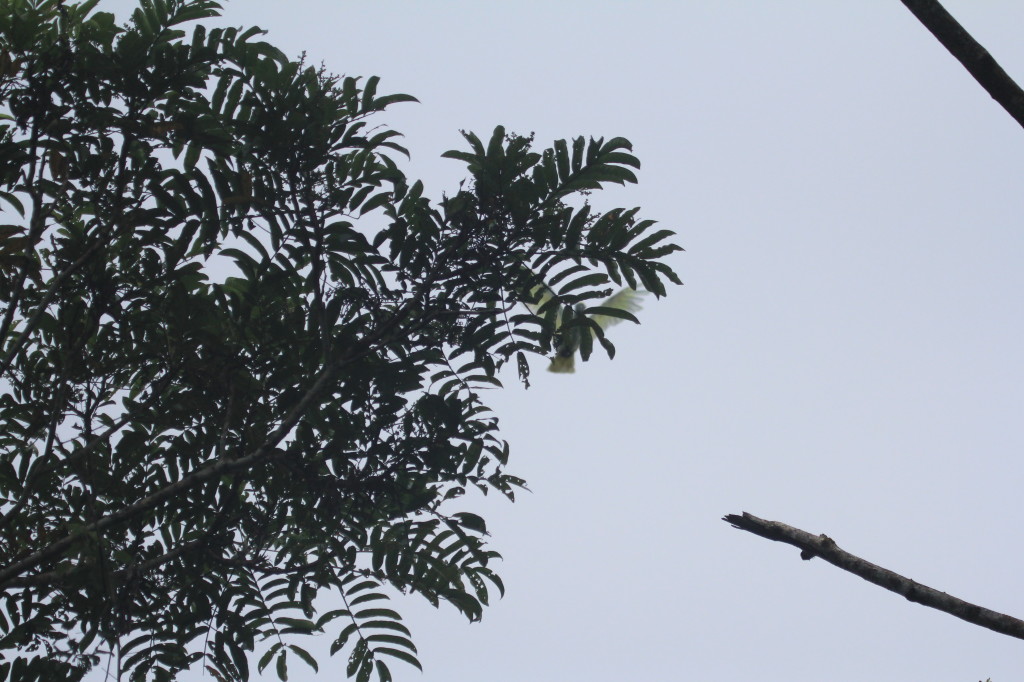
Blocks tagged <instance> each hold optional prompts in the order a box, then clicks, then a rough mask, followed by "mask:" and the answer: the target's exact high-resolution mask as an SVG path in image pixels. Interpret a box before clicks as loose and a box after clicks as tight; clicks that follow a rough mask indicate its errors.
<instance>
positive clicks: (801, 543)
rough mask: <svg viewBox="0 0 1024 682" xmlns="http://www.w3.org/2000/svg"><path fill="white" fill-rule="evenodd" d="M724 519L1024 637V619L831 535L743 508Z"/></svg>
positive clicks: (954, 612) (902, 592)
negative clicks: (882, 562) (936, 585)
mask: <svg viewBox="0 0 1024 682" xmlns="http://www.w3.org/2000/svg"><path fill="white" fill-rule="evenodd" d="M722 520H723V521H727V522H728V523H731V524H732V525H733V528H739V529H740V530H745V531H748V532H750V533H753V534H754V535H760V536H761V537H763V538H768V539H769V540H775V541H777V542H785V543H787V544H790V545H793V546H794V547H798V548H799V549H800V550H801V551H800V558H801V559H804V560H807V559H813V558H814V557H816V556H817V557H821V558H822V559H824V560H825V561H827V562H829V563H830V564H832V565H833V566H838V567H839V568H841V569H843V570H844V571H849V572H850V573H853V574H854V575H856V576H859V577H861V578H863V579H864V580H867V581H868V582H871V583H874V584H876V585H879V586H881V587H884V588H885V589H887V590H890V591H892V592H895V593H896V594H899V595H902V596H903V597H906V598H907V600H908V601H912V602H917V603H918V604H921V605H923V606H928V607H931V608H933V609H938V610H939V611H944V612H945V613H948V614H950V615H951V616H956V617H957V618H960V619H962V620H966V621H967V622H968V623H974V624H975V625H980V626H981V627H983V628H988V629H989V630H994V631H996V632H999V633H1002V634H1004V635H1009V636H1010V637H1016V638H1018V639H1024V621H1022V620H1018V619H1017V618H1014V617H1013V616H1007V615H1006V614H1003V613H998V612H996V611H991V610H989V609H986V608H984V607H982V606H977V605H976V604H971V603H970V602H966V601H964V600H963V599H957V598H956V597H954V596H951V595H948V594H946V593H945V592H939V591H938V590H936V589H932V588H931V587H928V586H926V585H922V584H920V583H916V582H914V581H913V580H911V579H910V578H905V577H903V576H902V575H899V574H898V573H893V572H892V571H890V570H889V569H887V568H882V567H881V566H877V565H875V564H873V563H871V562H868V561H865V560H864V559H861V558H860V557H857V556H854V555H852V554H850V553H849V552H844V551H843V550H841V549H839V547H838V546H837V545H836V543H835V541H834V540H833V539H832V538H830V537H828V536H827V535H811V534H810V533H808V532H806V531H802V530H800V529H799V528H793V527H792V526H787V525H786V524H784V523H780V522H778V521H765V520H764V519H759V518H757V517H756V516H753V515H752V514H748V513H746V512H743V515H742V516H737V515H736V514H729V515H727V516H725V517H724V518H723V519H722Z"/></svg>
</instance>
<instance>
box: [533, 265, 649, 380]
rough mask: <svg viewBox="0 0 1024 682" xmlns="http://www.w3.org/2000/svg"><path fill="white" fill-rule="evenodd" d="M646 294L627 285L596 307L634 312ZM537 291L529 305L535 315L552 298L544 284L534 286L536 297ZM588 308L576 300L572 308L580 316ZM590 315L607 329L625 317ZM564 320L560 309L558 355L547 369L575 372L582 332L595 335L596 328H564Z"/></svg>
mask: <svg viewBox="0 0 1024 682" xmlns="http://www.w3.org/2000/svg"><path fill="white" fill-rule="evenodd" d="M645 293H646V292H643V291H637V290H636V289H630V288H625V289H622V290H620V291H618V292H616V293H615V294H612V295H611V296H609V297H608V298H607V299H605V300H604V301H603V302H601V303H600V304H598V306H596V307H600V308H612V309H615V310H624V311H626V312H628V313H630V314H632V313H635V312H637V311H638V310H640V298H641V297H642V296H643V295H644V294H645ZM537 294H539V298H538V300H537V302H536V303H528V304H527V307H528V308H529V309H530V311H531V312H533V313H534V314H535V315H537V314H539V312H540V309H541V307H542V306H543V305H544V304H545V303H547V302H548V301H549V300H550V299H551V297H552V293H551V290H550V289H548V288H547V287H546V286H543V285H541V286H538V287H535V288H534V296H537ZM588 307H589V306H587V305H584V304H583V303H577V304H576V305H575V307H574V308H573V310H574V311H575V312H576V314H577V315H582V314H583V311H584V310H586V309H587V308H588ZM587 317H589V318H590V319H591V320H593V321H594V322H595V323H596V324H597V326H599V327H600V328H601V329H607V328H608V327H610V326H612V325H613V324H617V323H619V322H621V321H622V320H623V318H621V317H615V316H613V315H602V314H596V315H588V316H587ZM562 322H563V312H562V310H558V311H557V312H556V314H555V357H553V358H551V364H550V365H549V366H548V371H549V372H555V373H556V374H572V373H573V372H575V371H576V351H578V350H579V348H580V343H581V340H582V335H583V334H591V335H593V334H594V330H593V329H591V328H589V327H587V326H576V325H573V326H572V327H570V328H569V329H565V330H563V329H562Z"/></svg>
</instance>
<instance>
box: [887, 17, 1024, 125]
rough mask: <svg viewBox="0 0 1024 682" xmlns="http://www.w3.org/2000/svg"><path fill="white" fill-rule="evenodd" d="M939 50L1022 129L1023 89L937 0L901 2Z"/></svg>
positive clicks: (1023, 121) (1023, 115)
mask: <svg viewBox="0 0 1024 682" xmlns="http://www.w3.org/2000/svg"><path fill="white" fill-rule="evenodd" d="M901 1H902V2H903V4H904V5H906V6H907V9H909V10H910V11H911V12H912V13H913V15H914V16H915V17H917V19H918V20H919V21H920V22H921V23H922V24H924V26H925V28H927V29H928V30H929V31H931V32H932V35H934V36H935V37H936V38H938V40H939V42H940V43H942V45H943V47H945V48H946V49H947V50H949V52H950V54H952V55H953V56H954V57H956V58H957V60H958V61H959V62H960V63H961V64H963V65H964V68H965V69H967V71H968V72H969V73H970V74H971V75H972V76H974V80H976V81H978V83H980V84H981V87H983V88H985V90H987V91H988V94H990V95H992V98H993V99H994V100H995V101H997V102H999V104H1000V105H1001V106H1002V107H1003V109H1006V111H1007V112H1008V113H1009V114H1010V116H1013V118H1014V120H1015V121H1017V123H1019V124H1020V125H1021V126H1024V90H1021V88H1020V86H1019V85H1017V83H1015V82H1014V80H1013V79H1012V78H1010V76H1009V75H1008V74H1007V73H1006V72H1005V71H1003V69H1002V67H1001V66H999V64H998V63H997V62H996V60H995V58H994V57H992V55H990V54H989V53H988V50H986V49H985V48H984V47H982V46H981V43H979V42H978V41H977V40H975V39H974V38H973V37H971V34H970V33H968V32H967V31H966V30H964V27H963V26H961V25H960V23H959V22H958V21H957V20H956V19H954V18H953V16H952V15H951V14H950V13H949V12H947V11H946V9H945V8H944V7H943V6H942V5H940V4H939V2H938V0H901Z"/></svg>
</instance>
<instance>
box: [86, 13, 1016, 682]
mask: <svg viewBox="0 0 1024 682" xmlns="http://www.w3.org/2000/svg"><path fill="white" fill-rule="evenodd" d="M131 4H132V3H130V2H128V1H127V0H104V2H103V3H102V4H101V8H103V7H106V8H108V9H113V10H116V11H118V12H119V13H120V14H121V15H122V16H125V17H126V16H127V14H126V13H125V11H124V9H125V8H128V7H130V6H131ZM946 6H947V8H948V9H949V10H950V11H951V12H952V13H953V14H954V16H956V17H957V18H958V19H959V20H960V21H961V22H962V23H963V24H964V26H965V27H966V28H967V29H968V30H969V31H970V32H972V33H973V35H974V36H975V37H976V38H977V39H978V40H979V41H981V42H982V43H983V44H984V45H985V46H986V47H987V48H988V49H989V50H990V51H991V52H992V53H993V55H994V56H995V57H996V58H997V59H998V60H999V61H1000V62H1001V64H1002V65H1003V67H1004V68H1005V69H1006V70H1007V71H1008V72H1009V73H1010V74H1011V75H1015V76H1016V77H1018V78H1019V79H1021V80H1024V3H1020V2H1009V1H1004V2H997V1H991V2H971V1H968V0H959V1H956V2H954V1H953V0H948V2H946ZM225 18H226V22H227V23H228V24H231V25H246V26H248V25H258V26H261V27H263V28H265V29H268V30H269V31H270V34H269V37H268V38H267V39H268V40H270V41H271V42H272V43H274V44H275V45H277V46H278V47H280V48H281V49H283V50H284V51H285V52H286V53H288V54H291V55H297V54H298V53H299V52H301V51H303V50H305V51H306V52H307V53H308V56H309V58H310V60H311V61H313V62H319V61H321V60H322V61H323V62H325V64H326V65H327V67H328V68H329V69H330V70H331V71H334V72H337V73H343V74H347V75H365V76H369V75H379V76H380V77H381V78H382V81H381V86H380V89H381V91H382V92H405V93H409V94H412V95H415V96H416V97H418V98H419V99H420V101H421V103H420V104H405V105H401V106H400V107H396V108H395V109H394V111H393V113H392V114H390V115H388V116H387V117H386V120H387V121H388V122H389V123H390V124H391V125H393V126H394V127H396V128H397V129H398V130H400V131H402V132H403V133H405V135H406V138H405V143H406V144H407V146H408V147H409V148H410V150H411V151H412V154H413V158H412V160H411V161H410V162H409V163H408V164H406V170H407V171H408V173H409V175H410V176H411V177H419V178H422V179H423V180H424V182H425V183H426V185H427V187H428V192H429V193H430V194H432V195H433V196H435V197H437V196H439V195H440V193H441V192H442V191H444V190H448V191H451V190H453V189H454V188H455V187H456V185H457V182H458V180H459V179H461V178H462V177H464V172H463V166H461V165H460V164H459V163H458V162H455V161H451V160H444V159H440V158H439V156H440V154H441V153H442V152H444V151H445V150H448V149H452V148H455V147H460V145H461V144H462V142H461V138H460V136H459V133H458V131H459V130H460V129H468V130H473V131H476V132H477V133H478V134H480V135H481V136H482V137H484V136H487V135H489V134H490V132H491V131H492V130H493V128H494V126H495V125H499V124H501V125H504V126H506V128H508V129H509V130H510V131H516V132H520V133H529V132H531V131H532V132H535V133H536V135H537V142H538V144H539V145H541V146H546V145H547V144H549V143H550V142H551V141H553V140H555V139H558V138H565V137H573V136H576V135H594V136H605V137H610V136H624V137H627V138H628V139H630V140H632V142H633V144H634V150H635V152H636V154H637V155H638V156H639V158H640V160H641V162H642V163H643V168H642V172H641V173H640V184H639V185H638V186H633V187H629V188H625V189H619V188H616V189H614V190H610V191H607V192H602V193H600V194H599V195H598V196H597V197H595V200H596V201H595V203H597V204H598V205H599V206H604V207H606V208H607V207H611V206H627V207H632V206H641V207H642V215H644V216H646V217H649V218H654V219H657V220H658V221H660V224H661V225H662V226H664V227H667V228H670V229H673V230H675V231H677V232H678V235H679V236H678V241H679V243H680V244H681V245H682V246H684V247H685V248H686V252H685V253H678V254H673V256H672V259H671V264H672V266H673V267H674V268H675V269H676V270H677V271H678V272H679V274H680V276H681V277H682V279H683V280H684V282H685V283H686V284H685V286H683V287H675V288H673V289H671V290H670V295H669V297H668V298H667V299H665V300H662V301H653V300H649V301H648V302H647V304H646V305H645V308H644V310H643V311H642V312H641V313H640V318H641V320H642V322H643V324H642V325H641V326H639V327H636V326H634V325H628V324H623V325H619V326H617V327H615V328H614V329H613V330H612V331H611V332H610V334H609V335H610V337H612V339H613V341H615V343H616V346H617V348H618V355H617V357H616V358H615V360H614V361H611V362H609V361H608V360H607V359H606V358H604V357H596V356H597V355H599V354H595V359H594V360H593V361H591V362H590V363H585V364H582V365H581V366H579V367H578V371H577V373H576V374H575V375H571V376H564V375H553V374H548V373H547V372H544V371H542V370H543V366H544V363H543V362H537V363H535V365H534V369H535V372H534V377H533V386H532V387H531V388H530V390H528V391H524V390H523V389H522V388H521V387H520V386H518V385H517V384H516V381H515V377H514V375H512V374H511V373H510V374H508V376H507V377H506V384H507V386H508V388H507V389H505V390H503V391H494V392H492V393H491V394H489V396H488V397H489V400H490V404H491V405H492V407H493V408H494V409H495V410H496V412H497V414H498V415H499V417H500V419H501V425H502V428H503V435H504V437H505V438H507V439H508V440H509V441H510V443H511V446H512V460H511V461H512V466H511V471H512V472H513V473H516V474H518V475H521V476H522V477H524V478H526V479H527V481H528V482H529V484H530V487H531V489H532V493H530V494H525V495H523V496H522V498H521V500H520V501H518V502H517V503H516V504H514V505H513V504H508V503H502V502H501V501H491V500H485V501H483V502H479V501H467V502H466V507H467V508H472V509H474V510H476V511H480V510H483V511H484V513H485V516H486V517H487V518H488V521H489V526H490V530H491V532H492V534H493V547H494V549H496V550H498V551H500V552H501V553H502V554H503V555H504V557H505V560H504V562H503V563H502V564H501V566H500V573H501V575H502V576H503V578H504V580H505V583H506V585H507V587H508V592H507V595H506V597H505V598H504V599H503V600H502V601H500V602H498V603H496V604H495V605H494V606H493V607H492V608H490V609H489V610H488V611H486V612H485V615H484V619H483V622H482V623H478V624H474V625H468V624H466V623H465V621H464V620H463V619H462V618H461V616H459V615H458V614H457V613H455V611H454V609H451V608H442V609H441V610H440V611H437V610H435V609H433V608H432V607H430V606H429V605H426V604H421V603H420V602H417V601H412V600H407V601H405V602H399V603H398V604H396V606H397V608H398V609H399V610H400V611H401V612H402V613H403V614H404V615H405V616H406V619H407V623H408V625H409V626H410V627H411V629H412V631H413V637H414V640H415V642H416V644H417V646H418V647H419V651H420V659H421V661H422V663H423V665H424V668H425V672H424V673H423V674H420V673H419V672H417V671H416V670H415V669H412V668H409V667H407V666H404V664H402V663H399V662H396V663H395V664H394V665H393V672H394V673H395V678H396V680H397V681H398V682H406V681H410V680H411V681H413V682H416V681H419V682H477V681H480V680H487V681H488V682H525V681H531V682H532V681H538V680H539V681H541V682H546V681H548V680H550V681H556V680H558V681H561V680H573V681H575V680H580V681H586V682H625V681H627V680H629V681H633V680H695V681H696V680H699V681H700V682H718V681H722V682H736V681H738V680H759V681H769V682H770V681H774V680H779V681H785V682H812V681H813V682H819V681H821V680H830V681H832V682H844V681H860V680H873V681H880V682H885V681H888V680H893V681H897V680H898V681H900V682H914V681H916V680H922V681H925V680H927V681H930V682H934V681H949V682H954V681H956V682H975V681H976V680H984V679H985V678H987V677H991V678H992V680H993V682H1012V681H1013V680H1020V679H1022V671H1024V642H1021V641H1018V640H1014V639H1011V638H1009V637H1006V636H1003V635H999V634H995V633H993V632H990V631H988V630H984V629H981V628H979V627H977V626H974V625H970V624H967V623H965V622H963V621H959V620H957V619H955V618H953V617H951V616H948V615H946V614H942V613H939V612H937V611H933V610H930V609H926V608H924V607H921V606H919V605H916V604H911V603H910V602H907V601H905V600H904V599H902V598H900V597H898V596H896V595H894V594H892V593H889V592H886V591H883V590H882V589H880V588H878V587H875V586H874V585H870V584H868V583H866V582H863V581H861V580H860V579H858V578H856V577H853V576H852V575H850V574H847V573H844V572H842V571H840V570H839V569H837V568H834V567H832V566H830V565H828V564H826V563H824V562H822V561H821V560H816V561H801V560H800V558H799V553H798V551H797V550H796V549H794V548H792V547H788V546H785V545H782V544H779V543H772V542H769V541H767V540H764V539H761V538H758V537H756V536H753V535H750V534H748V533H744V532H741V531H738V530H734V529H732V528H731V527H730V526H729V525H728V524H726V523H725V522H723V521H721V520H720V519H721V517H722V516H723V515H724V514H727V513H739V512H742V511H749V512H751V513H753V514H756V515H758V516H761V517H764V518H768V519H773V520H778V521H783V522H785V523H789V524H791V525H795V526H797V527H800V528H803V529H804V530H807V531H809V532H812V533H826V534H828V535H829V536H831V537H832V538H833V539H835V540H836V542H837V543H838V544H839V546H840V547H842V548H844V549H846V550H848V551H850V552H853V553H854V554H858V555H860V556H862V557H864V558H866V559H868V560H870V561H873V562H875V563H878V564H882V565H884V566H887V567H888V568H891V569H892V570H895V571H897V572H899V573H902V574H904V575H907V576H908V577H911V578H913V579H915V580H917V581H919V582H922V583H925V584H927V585H930V586H932V587H935V588H937V589H939V590H942V591H945V592H949V593H951V594H954V595H957V596H960V597H962V598H964V599H967V600H969V601H974V602H976V603H979V604H981V605H984V606H987V607H990V608H993V609H996V610H999V611H1004V612H1007V613H1010V614H1014V615H1016V616H1018V617H1022V616H1024V591H1022V590H1021V576H1022V575H1024V550H1022V549H1021V520H1022V517H1024V509H1022V504H1021V499H1022V491H1024V461H1022V457H1021V454H1022V452H1024V447H1022V446H1024V430H1022V419H1021V417H1022V409H1024V363H1022V332H1024V315H1022V313H1024V306H1022V292H1024V270H1022V268H1021V260H1022V256H1024V226H1022V225H1021V216H1022V215H1024V191H1022V188H1021V179H1022V178H1024V129H1021V127H1020V126H1019V125H1018V124H1016V123H1015V122H1014V121H1013V120H1012V119H1011V118H1010V116H1009V115H1008V114H1006V113H1005V112H1004V111H1003V110H1002V109H1001V108H1000V107H999V106H998V105H996V104H995V103H994V102H993V101H992V100H991V99H990V98H989V97H988V95H987V94H986V93H985V92H984V91H983V90H982V89H981V87H980V86H978V85H977V83H975V82H974V80H973V79H971V77H970V76H969V75H968V74H967V73H966V71H964V69H963V68H962V67H961V66H960V65H959V64H958V63H957V62H956V61H955V60H954V59H953V58H952V57H951V56H950V55H949V54H948V53H947V52H946V51H945V50H944V49H943V48H942V47H941V46H940V45H939V44H938V42H937V41H936V40H935V39H934V38H933V37H932V36H931V34H929V33H928V32H927V31H926V30H925V29H924V28H923V27H922V26H921V25H920V24H919V23H918V22H917V20H916V19H914V17H913V16H912V15H911V14H910V13H909V12H908V11H907V10H906V9H905V8H904V7H903V5H902V4H901V3H900V2H899V1H898V0H848V1H846V2H838V1H833V0H829V1H826V2H821V1H816V2H812V1H810V0H807V1H804V2H783V1H777V2H770V3H769V2H753V1H752V0H750V1H746V2H739V1H736V0H733V1H714V0H704V1H702V2H668V1H667V0H666V1H664V2H625V1H622V2H594V1H593V0H590V1H588V2H576V1H568V0H557V1H554V0H551V1H547V2H540V1H536V2H486V3H485V2H440V1H435V2H383V1H375V2H370V1H365V0H364V1H363V2H339V1H328V0H289V1H288V2H280V0H234V1H233V2H228V3H226V5H225ZM453 510H455V509H454V508H453ZM332 638H333V637H328V636H324V637H323V638H321V639H320V640H319V641H317V642H316V643H315V645H314V646H313V647H311V648H312V649H314V650H318V651H321V652H322V655H320V656H318V658H319V659H320V663H321V674H320V675H319V676H314V675H313V674H312V673H311V672H307V671H305V670H303V668H302V664H301V663H300V662H299V661H296V660H293V661H291V665H290V666H289V668H290V673H291V676H290V679H291V680H293V681H294V680H299V682H314V681H316V680H321V679H322V680H338V679H343V677H344V664H345V658H344V657H339V658H335V659H330V658H328V657H327V653H326V649H327V647H328V645H329V642H330V640H331V639H332ZM299 643H300V644H303V643H302V642H299ZM253 664H254V668H255V661H253ZM200 679H203V678H202V677H201V676H200V674H199V673H196V674H195V675H193V676H189V677H188V680H200ZM205 679H210V678H209V677H207V678H205ZM264 679H268V680H269V679H276V676H275V675H274V673H273V670H272V669H270V670H268V671H267V673H266V675H265V676H264Z"/></svg>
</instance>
